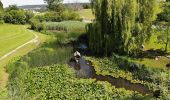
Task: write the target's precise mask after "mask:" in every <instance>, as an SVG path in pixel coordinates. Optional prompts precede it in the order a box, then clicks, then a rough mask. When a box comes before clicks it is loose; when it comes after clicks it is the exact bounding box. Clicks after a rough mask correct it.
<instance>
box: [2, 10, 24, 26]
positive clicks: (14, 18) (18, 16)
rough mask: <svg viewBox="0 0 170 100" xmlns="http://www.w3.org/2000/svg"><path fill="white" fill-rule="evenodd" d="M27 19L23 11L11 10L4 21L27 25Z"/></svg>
mask: <svg viewBox="0 0 170 100" xmlns="http://www.w3.org/2000/svg"><path fill="white" fill-rule="evenodd" d="M25 19H26V16H25V13H24V11H23V10H10V11H9V12H7V13H6V14H5V16H4V21H5V22H6V23H12V24H25V23H26V20H25Z"/></svg>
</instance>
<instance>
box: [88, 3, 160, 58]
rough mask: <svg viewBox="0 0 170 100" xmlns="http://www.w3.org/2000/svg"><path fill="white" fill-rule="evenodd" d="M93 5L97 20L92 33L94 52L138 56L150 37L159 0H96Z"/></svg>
mask: <svg viewBox="0 0 170 100" xmlns="http://www.w3.org/2000/svg"><path fill="white" fill-rule="evenodd" d="M92 7H93V13H94V15H95V17H96V19H95V23H93V24H90V25H89V27H88V33H89V39H90V41H89V46H90V49H91V51H92V52H93V53H95V54H105V55H110V54H111V53H112V52H115V53H120V54H122V53H127V54H133V55H136V54H137V53H138V51H139V50H138V49H140V46H141V45H142V44H143V43H144V42H146V41H147V40H149V39H150V36H151V26H152V22H153V21H154V20H155V18H156V13H157V0H150V1H148V0H128V1H127V0H92ZM147 9H150V10H147Z"/></svg>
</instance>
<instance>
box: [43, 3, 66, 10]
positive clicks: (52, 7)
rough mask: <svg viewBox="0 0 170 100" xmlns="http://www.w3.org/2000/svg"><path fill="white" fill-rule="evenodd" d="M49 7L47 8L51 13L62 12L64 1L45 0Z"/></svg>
mask: <svg viewBox="0 0 170 100" xmlns="http://www.w3.org/2000/svg"><path fill="white" fill-rule="evenodd" d="M44 1H45V2H46V3H47V4H48V6H47V8H48V9H49V10H51V11H56V12H62V10H63V4H62V3H63V0H44Z"/></svg>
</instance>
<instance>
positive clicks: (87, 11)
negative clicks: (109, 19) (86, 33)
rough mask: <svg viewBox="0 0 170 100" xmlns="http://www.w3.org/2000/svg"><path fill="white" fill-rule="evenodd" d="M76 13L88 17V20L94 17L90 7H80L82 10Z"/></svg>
mask: <svg viewBox="0 0 170 100" xmlns="http://www.w3.org/2000/svg"><path fill="white" fill-rule="evenodd" d="M78 14H79V15H80V17H82V18H85V19H88V20H92V19H94V15H93V13H92V10H91V9H82V10H79V11H78Z"/></svg>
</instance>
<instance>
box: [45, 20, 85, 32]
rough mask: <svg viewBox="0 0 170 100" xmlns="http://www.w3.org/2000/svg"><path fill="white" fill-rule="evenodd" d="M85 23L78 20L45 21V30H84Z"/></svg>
mask: <svg viewBox="0 0 170 100" xmlns="http://www.w3.org/2000/svg"><path fill="white" fill-rule="evenodd" d="M85 26H86V23H84V22H80V21H63V22H47V23H46V29H47V30H57V31H66V32H82V31H85Z"/></svg>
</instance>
